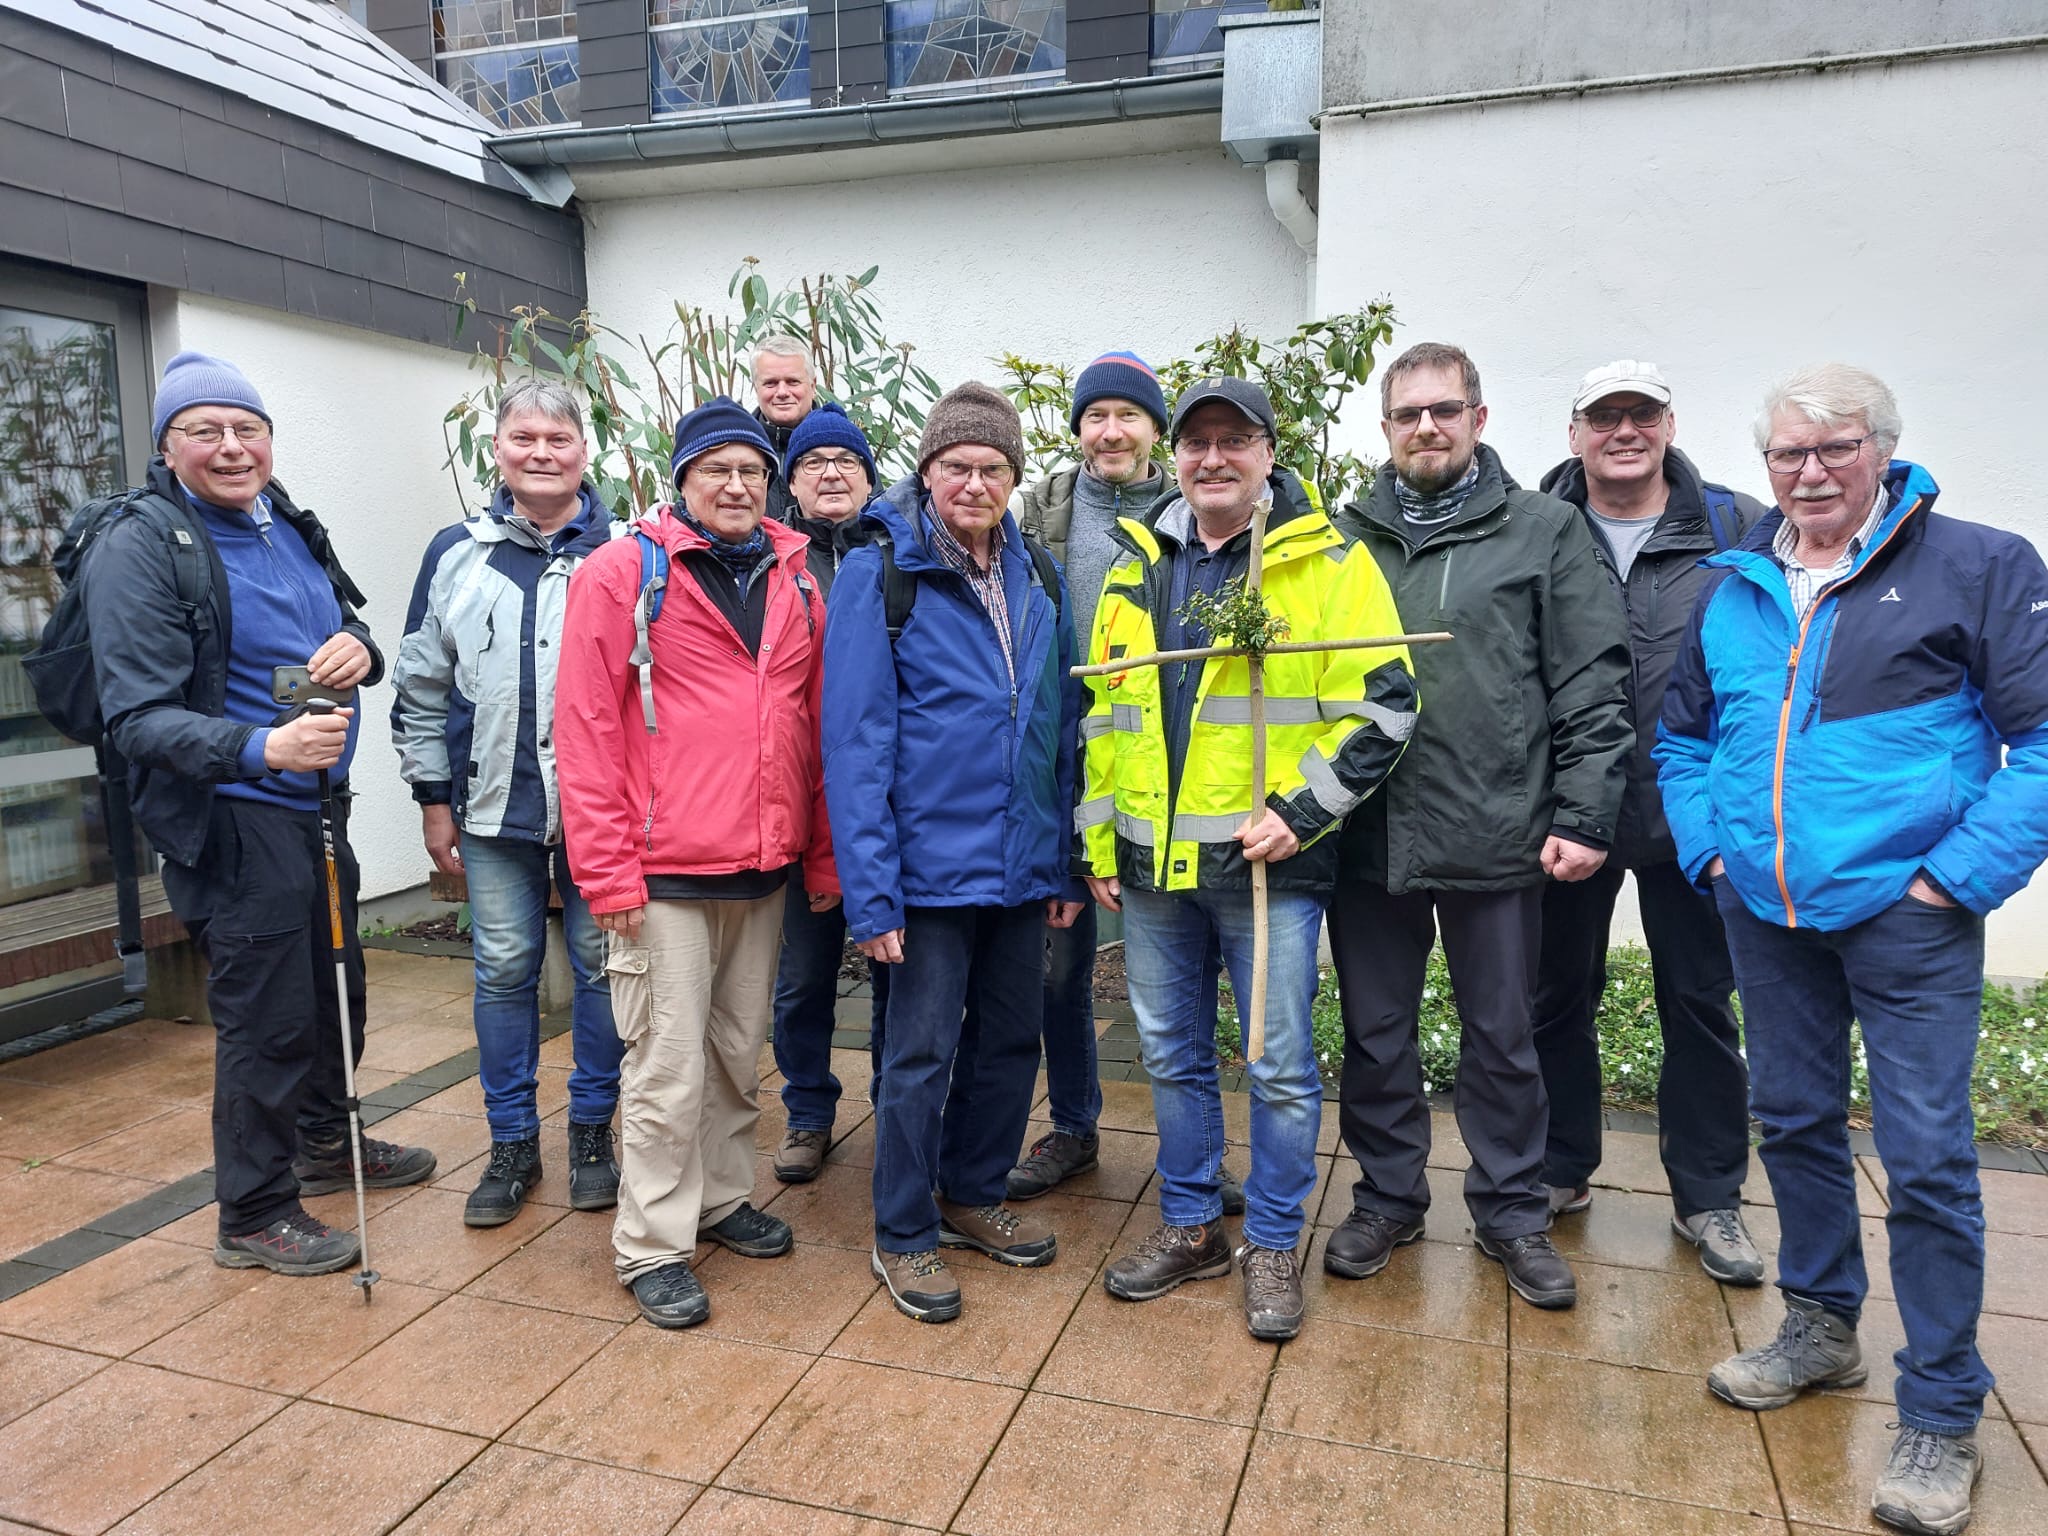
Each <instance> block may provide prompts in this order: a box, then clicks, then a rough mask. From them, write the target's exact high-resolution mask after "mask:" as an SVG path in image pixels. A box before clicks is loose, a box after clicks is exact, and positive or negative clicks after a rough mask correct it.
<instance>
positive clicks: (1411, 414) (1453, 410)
mask: <svg viewBox="0 0 2048 1536" xmlns="http://www.w3.org/2000/svg"><path fill="white" fill-rule="evenodd" d="M1470 409H1472V402H1471V401H1469V400H1435V401H1432V402H1430V403H1429V404H1428V405H1397V406H1395V407H1394V408H1393V409H1392V410H1391V411H1389V412H1387V420H1389V421H1391V422H1392V423H1393V424H1394V425H1395V426H1397V427H1399V428H1400V429H1401V430H1402V431H1403V432H1406V431H1408V430H1409V429H1410V428H1412V427H1413V426H1414V425H1415V424H1416V423H1417V422H1419V421H1421V420H1422V413H1423V412H1424V411H1427V412H1428V413H1429V419H1430V420H1431V421H1433V422H1435V423H1436V424H1437V425H1438V426H1440V427H1448V426H1449V425H1450V424H1451V423H1452V422H1454V421H1456V420H1457V419H1458V418H1459V417H1460V416H1462V415H1464V414H1465V413H1466V412H1467V411H1469V410H1470Z"/></svg>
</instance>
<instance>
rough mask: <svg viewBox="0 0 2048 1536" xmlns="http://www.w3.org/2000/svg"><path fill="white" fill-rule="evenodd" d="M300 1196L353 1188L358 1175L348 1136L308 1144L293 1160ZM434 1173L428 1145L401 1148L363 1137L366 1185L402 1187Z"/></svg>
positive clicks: (390, 1143) (417, 1182) (394, 1144)
mask: <svg viewBox="0 0 2048 1536" xmlns="http://www.w3.org/2000/svg"><path fill="white" fill-rule="evenodd" d="M292 1172H293V1174H295V1175H296V1176H297V1177H298V1181H299V1193H300V1194H301V1195H331V1194H333V1193H334V1192H335V1191H336V1190H338V1189H354V1188H355V1187H356V1174H355V1168H354V1166H353V1165H352V1164H351V1163H350V1162H349V1157H348V1138H347V1137H346V1136H344V1137H342V1138H341V1140H339V1141H337V1142H335V1143H334V1144H333V1145H332V1146H326V1147H316V1146H307V1147H304V1148H302V1149H301V1150H300V1152H299V1155H298V1156H297V1157H295V1158H293V1159H292ZM433 1176H434V1154H433V1153H432V1152H429V1151H428V1150H427V1149H426V1148H425V1147H401V1146H399V1145H398V1144H397V1143H396V1142H391V1141H379V1140H377V1139H376V1138H375V1137H374V1136H365V1137H364V1138H363V1188H365V1189H402V1188H404V1187H405V1186H406V1185H408V1184H420V1183H424V1182H425V1181H426V1180H428V1179H431V1178H432V1177H433Z"/></svg>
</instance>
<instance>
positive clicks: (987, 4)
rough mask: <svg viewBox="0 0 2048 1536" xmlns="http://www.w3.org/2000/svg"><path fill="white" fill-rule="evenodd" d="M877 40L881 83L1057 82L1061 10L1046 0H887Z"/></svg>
mask: <svg viewBox="0 0 2048 1536" xmlns="http://www.w3.org/2000/svg"><path fill="white" fill-rule="evenodd" d="M883 15H884V21H883V33H882V41H883V42H884V44H886V45H887V48H888V53H889V89H890V90H891V91H892V92H901V93H906V94H918V93H921V92H924V91H939V90H948V89H950V90H954V91H958V90H962V89H966V90H973V89H975V88H976V87H977V86H979V85H983V84H986V85H988V86H992V87H996V86H1000V87H1010V86H1017V85H1026V84H1029V83H1031V82H1032V81H1034V80H1042V81H1046V82H1049V83H1050V82H1057V81H1060V80H1063V79H1065V78H1066V73H1067V8H1066V6H1065V4H1064V3H1049V0H889V5H888V8H887V10H886V11H885V12H884V13H883Z"/></svg>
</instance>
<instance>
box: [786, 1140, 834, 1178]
mask: <svg viewBox="0 0 2048 1536" xmlns="http://www.w3.org/2000/svg"><path fill="white" fill-rule="evenodd" d="M831 1140H832V1133H831V1132H830V1131H817V1130H807V1129H799V1128H798V1127H796V1126H791V1127H790V1128H789V1129H788V1130H786V1131H784V1132H783V1133H782V1145H781V1146H779V1147H777V1148H776V1149H775V1163H774V1169H775V1178H776V1181H777V1182H778V1183H782V1184H808V1183H810V1182H811V1180H813V1179H815V1178H816V1177H817V1176H818V1171H819V1170H820V1169H822V1168H823V1167H824V1166H825V1148H826V1146H827V1145H828V1144H829V1143H830V1142H831Z"/></svg>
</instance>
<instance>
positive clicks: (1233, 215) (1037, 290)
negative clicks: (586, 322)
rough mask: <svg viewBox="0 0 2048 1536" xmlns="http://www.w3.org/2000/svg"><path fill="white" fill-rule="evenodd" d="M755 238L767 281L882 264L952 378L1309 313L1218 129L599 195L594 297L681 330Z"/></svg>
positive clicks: (1293, 259) (588, 227)
mask: <svg viewBox="0 0 2048 1536" xmlns="http://www.w3.org/2000/svg"><path fill="white" fill-rule="evenodd" d="M849 158H851V157H845V156H837V157H834V163H835V164H837V165H840V166H842V167H844V166H845V165H846V163H847V161H848V160H849ZM868 163H873V164H891V163H893V162H891V161H890V160H888V159H886V158H884V157H882V156H879V155H878V156H876V157H874V158H873V159H872V160H870V161H869V162H868ZM801 169H802V166H801V165H799V166H798V167H797V170H795V171H792V169H791V168H790V163H789V162H786V161H784V162H768V163H765V164H764V166H763V168H762V171H761V174H762V175H763V177H764V178H765V177H769V176H773V177H775V178H777V179H782V178H786V177H788V176H790V175H792V174H797V173H799V172H800V171H801ZM748 256H756V257H759V258H760V259H761V262H762V266H761V268H760V271H761V274H762V276H763V277H765V278H766V279H767V280H768V282H769V283H770V284H771V286H777V285H780V284H782V283H785V282H790V281H794V280H795V279H797V278H799V277H803V276H806V275H813V274H816V273H819V272H835V273H853V272H863V271H866V270H867V268H868V267H870V266H874V265H877V264H879V266H880V267H881V272H880V275H879V276H878V277H877V279H876V283H875V287H874V289H873V296H874V298H875V301H876V303H877V305H878V306H879V307H880V309H881V312H882V318H883V322H884V324H885V325H886V327H887V329H888V332H889V335H890V337H891V339H893V340H899V341H909V342H912V343H914V344H915V345H916V346H917V348H918V351H917V354H916V361H917V362H918V363H920V364H922V365H923V366H924V367H925V368H927V369H928V370H930V371H931V373H932V374H933V375H934V376H935V377H936V378H937V379H938V380H939V382H940V383H941V385H943V386H945V387H948V388H950V387H951V386H953V385H955V384H958V383H960V382H962V381H963V380H965V379H969V378H979V379H982V380H984V381H986V382H988V383H992V384H993V383H997V382H998V378H997V374H996V369H995V365H994V363H993V362H992V361H991V359H992V358H993V357H994V356H995V355H997V354H998V353H1001V352H1005V351H1008V352H1016V353H1018V354H1020V355H1022V356H1025V357H1028V358H1032V359H1033V360H1035V361H1040V362H1047V363H1066V364H1068V365H1070V366H1074V367H1078V366H1080V365H1081V364H1084V363H1086V362H1087V361H1088V360H1089V359H1090V358H1092V357H1094V356H1096V355H1097V354H1098V353H1101V352H1105V351H1108V350H1110V349H1112V348H1123V347H1128V348H1132V349H1134V350H1135V351H1137V352H1138V353H1139V354H1140V355H1141V356H1143V357H1145V358H1146V359H1148V360H1154V361H1156V360H1161V359H1164V358H1167V357H1171V356H1173V355H1175V354H1177V353H1183V352H1185V351H1187V350H1188V349H1189V348H1191V346H1192V345H1193V343H1195V342H1197V341H1199V340H1201V339H1202V338H1204V337H1207V336H1209V335H1212V334H1214V333H1216V332H1218V331H1221V330H1226V329H1228V328H1229V326H1230V325H1231V324H1232V323H1233V322H1237V323H1241V324H1243V325H1244V326H1245V327H1246V328H1247V329H1248V330H1250V331H1252V332H1254V333H1256V334H1258V335H1260V336H1263V337H1279V336H1284V335H1285V334H1286V333H1287V332H1289V331H1291V330H1292V329H1293V328H1294V327H1295V326H1296V325H1297V324H1299V323H1300V321H1301V320H1302V318H1303V305H1304V288H1303V284H1304V281H1305V268H1306V261H1305V258H1304V256H1303V254H1302V252H1301V251H1300V250H1299V249H1298V248H1297V247H1296V246H1295V245H1294V243H1293V241H1292V240H1291V239H1290V238H1289V236H1288V235H1287V234H1286V232H1285V231H1284V230H1282V229H1281V228H1280V226H1279V225H1278V224H1277V223H1276V222H1274V219H1273V216H1272V215H1271V214H1270V213H1268V212H1267V210H1266V202H1265V192H1264V184H1263V182H1261V181H1260V179H1259V178H1258V176H1257V175H1256V174H1255V173H1253V172H1251V171H1248V170H1245V169H1244V168H1242V167H1240V166H1238V165H1236V164H1235V163H1234V162H1232V161H1231V160H1230V159H1229V158H1228V156H1227V155H1226V154H1225V152H1224V150H1223V149H1222V147H1221V145H1220V144H1217V145H1214V146H1213V147H1209V148H1203V149H1189V150H1182V151H1177V152H1172V153H1163V154H1145V155H1133V156H1129V157H1123V158H1114V157H1112V158H1091V159H1085V160H1060V161H1054V162H1051V163H1041V164H1032V165H1001V166H988V167H976V168H975V169H972V170H943V171H920V172H917V173H913V174H891V175H886V176H873V175H866V176H853V175H849V176H842V177H841V178H840V179H836V180H832V181H827V182H819V183H814V184H810V185H775V186H759V187H751V188H741V189H721V190H704V191H692V192H687V193H678V194H673V195H664V196H658V197H646V198H636V199H632V200H629V201H617V202H613V201H603V202H594V203H591V204H589V205H587V206H586V208H585V263H586V269H587V271H588V274H589V281H590V304H591V308H592V309H593V310H594V311H595V312H596V314H597V315H598V317H599V318H600V319H601V320H603V321H604V322H605V323H606V324H608V325H611V326H613V327H615V328H617V329H619V330H621V331H623V332H625V333H626V334H628V335H632V334H635V333H636V332H637V333H644V334H647V335H649V336H651V337H659V336H661V335H664V334H666V333H667V331H668V330H669V328H670V327H671V325H672V324H673V323H674V320H675V305H676V303H677V302H678V301H682V302H686V303H691V304H697V305H703V306H706V307H710V308H713V309H714V310H720V309H727V308H730V309H732V310H733V311H734V312H737V305H736V304H735V303H733V302H732V301H729V300H728V299H727V298H726V283H727V282H728V280H729V279H730V278H731V276H732V273H733V269H734V268H735V267H737V266H738V265H739V263H740V261H741V260H742V259H743V258H745V257H748Z"/></svg>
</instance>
